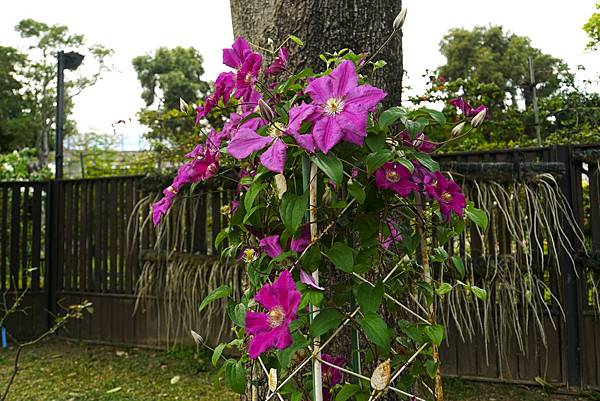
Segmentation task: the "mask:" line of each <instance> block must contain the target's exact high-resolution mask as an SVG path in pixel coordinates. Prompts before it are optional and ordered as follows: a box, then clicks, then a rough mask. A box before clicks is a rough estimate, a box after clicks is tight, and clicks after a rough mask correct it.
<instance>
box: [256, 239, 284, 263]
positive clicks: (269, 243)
mask: <svg viewBox="0 0 600 401" xmlns="http://www.w3.org/2000/svg"><path fill="white" fill-rule="evenodd" d="M258 246H259V247H260V249H262V250H263V252H264V253H266V254H267V256H268V257H270V258H271V259H274V258H276V257H277V256H279V255H281V253H282V252H283V249H282V248H281V244H280V243H279V235H271V236H270V237H265V238H263V239H261V240H260V241H259V243H258Z"/></svg>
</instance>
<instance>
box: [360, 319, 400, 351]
mask: <svg viewBox="0 0 600 401" xmlns="http://www.w3.org/2000/svg"><path fill="white" fill-rule="evenodd" d="M358 324H359V325H360V327H361V328H362V329H363V330H364V332H365V335H366V336H367V338H368V339H369V340H371V341H373V343H374V344H376V345H377V346H379V347H380V348H381V349H383V350H385V351H389V349H390V341H391V339H392V336H391V334H390V329H389V328H388V327H387V324H386V323H385V321H384V320H383V319H382V318H381V316H379V315H378V314H377V313H374V312H370V313H366V314H365V315H364V317H363V318H361V319H358Z"/></svg>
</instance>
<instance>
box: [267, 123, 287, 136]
mask: <svg viewBox="0 0 600 401" xmlns="http://www.w3.org/2000/svg"><path fill="white" fill-rule="evenodd" d="M284 128H285V127H284V126H283V124H282V123H274V124H271V125H270V126H269V128H268V129H267V134H269V136H270V137H272V138H279V137H280V136H281V135H282V134H283V130H284Z"/></svg>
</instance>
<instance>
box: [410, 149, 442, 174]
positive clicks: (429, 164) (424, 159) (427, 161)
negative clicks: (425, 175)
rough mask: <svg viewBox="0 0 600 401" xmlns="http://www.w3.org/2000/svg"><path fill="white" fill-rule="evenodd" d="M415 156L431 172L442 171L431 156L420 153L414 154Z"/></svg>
mask: <svg viewBox="0 0 600 401" xmlns="http://www.w3.org/2000/svg"><path fill="white" fill-rule="evenodd" d="M414 155H415V159H417V160H418V161H419V163H421V164H422V165H423V166H424V167H425V168H426V169H428V170H429V171H433V172H436V171H439V170H440V165H439V163H438V162H436V161H435V160H433V159H432V158H431V156H430V155H428V154H425V153H420V152H414Z"/></svg>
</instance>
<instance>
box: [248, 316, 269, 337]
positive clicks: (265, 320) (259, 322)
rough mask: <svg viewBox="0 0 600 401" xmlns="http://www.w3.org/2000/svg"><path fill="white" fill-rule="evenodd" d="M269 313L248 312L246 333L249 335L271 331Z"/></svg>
mask: <svg viewBox="0 0 600 401" xmlns="http://www.w3.org/2000/svg"><path fill="white" fill-rule="evenodd" d="M270 329H271V326H269V315H267V314H266V313H262V312H254V311H247V312H246V333H247V334H249V335H255V334H259V333H262V332H265V331H269V330H270Z"/></svg>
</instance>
